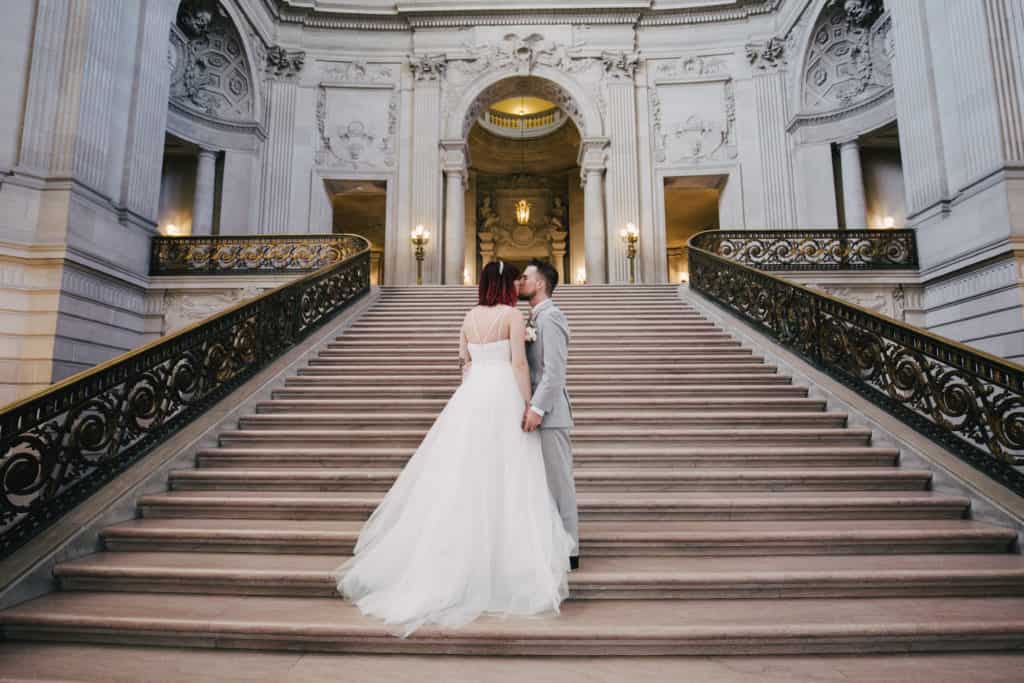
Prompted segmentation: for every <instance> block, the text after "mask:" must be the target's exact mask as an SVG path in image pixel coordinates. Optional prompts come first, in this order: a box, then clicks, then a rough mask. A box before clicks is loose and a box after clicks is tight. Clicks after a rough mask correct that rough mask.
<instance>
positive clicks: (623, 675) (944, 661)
mask: <svg viewBox="0 0 1024 683" xmlns="http://www.w3.org/2000/svg"><path fill="white" fill-rule="evenodd" d="M627 680H628V681H629V682H630V683H655V682H656V681H657V682H660V681H695V682H699V683H714V682H718V681H723V682H724V681H729V682H732V681H735V682H737V683H781V682H783V681H786V682H791V681H814V682H815V683H832V682H834V681H835V682H839V681H842V682H846V683H848V682H850V681H857V682H858V683H861V682H871V683H873V682H881V681H885V682H887V683H888V682H892V683H895V682H901V683H903V682H906V683H915V682H918V681H920V682H921V683H947V682H949V683H952V682H953V681H956V682H957V683H966V682H969V683H997V682H999V683H1010V682H1011V681H1012V682H1014V683H1019V682H1020V681H1022V680H1024V655H1021V654H995V653H994V654H977V655H974V654H972V655H887V656H860V657H822V656H812V657H632V658H630V657H608V658H600V659H590V658H569V657H567V658H520V657H433V656H415V657H412V656H397V655H392V656H343V655H320V654H286V653H261V652H252V651H229V650H179V649H174V648H146V647H127V646H108V645H76V644H52V643H38V644H37V643H0V682H5V683H8V682H9V683H14V682H16V681H25V682H28V681H32V682H33V683H41V682H43V681H47V682H50V683H52V682H54V681H62V682H65V683H70V682H72V681H74V682H76V683H85V682H89V683H93V682H96V683H100V682H102V683H129V682H131V683H143V682H145V683H184V682H186V681H187V682H188V683H207V682H213V681H217V682H218V683H221V682H224V683H232V682H236V681H237V682H241V681H245V682H246V683H270V682H274V683H298V682H301V683H321V682H323V683H326V682H327V681H331V682H332V683H336V682H338V681H346V682H348V681H373V682H374V683H406V682H410V683H411V682H413V681H416V682H417V683H419V682H420V681H438V682H442V681H443V682H444V683H455V682H459V681H473V682H474V683H476V682H483V681H486V682H489V683H490V682H493V683H519V682H520V681H531V682H535V683H565V682H567V681H572V682H576V681H585V682H586V683H618V682H620V681H627Z"/></svg>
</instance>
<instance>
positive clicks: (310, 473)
mask: <svg viewBox="0 0 1024 683" xmlns="http://www.w3.org/2000/svg"><path fill="white" fill-rule="evenodd" d="M574 474H575V480H576V489H577V491H579V492H581V493H589V492H602V491H604V492H615V493H632V492H638V491H650V492H663V491H664V492H683V491H694V492H700V491H722V492H730V491H796V492H808V491H914V490H918V491H921V490H925V489H927V488H928V485H929V483H930V481H931V473H930V472H928V471H927V470H912V469H902V468H897V467H890V468H869V469H856V468H836V469H827V468H820V469H816V470H810V471H803V470H783V469H770V470H757V469H752V468H747V469H742V470H720V469H696V468H694V469H685V470H675V469H659V468H647V469H641V470H637V469H607V468H597V467H592V466H587V465H583V466H577V467H576V468H575V473H574ZM397 477H398V470H397V469H385V468H381V467H370V468H342V469H336V468H329V467H322V466H321V467H315V468H300V467H298V466H293V467H291V468H288V469H283V468H270V469H248V468H231V469H229V468H216V469H209V468H201V469H187V470H175V471H172V472H171V473H170V482H169V483H170V488H171V490H173V491H328V492H347V491H360V492H386V491H387V490H388V489H390V488H391V485H392V484H394V482H395V479H396V478H397Z"/></svg>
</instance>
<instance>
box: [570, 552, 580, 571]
mask: <svg viewBox="0 0 1024 683" xmlns="http://www.w3.org/2000/svg"><path fill="white" fill-rule="evenodd" d="M579 568H580V556H579V555H570V556H569V569H579Z"/></svg>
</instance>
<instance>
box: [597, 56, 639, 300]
mask: <svg viewBox="0 0 1024 683" xmlns="http://www.w3.org/2000/svg"><path fill="white" fill-rule="evenodd" d="M602 59H603V64H604V69H605V82H606V85H607V88H608V130H610V131H612V132H613V134H612V136H611V138H610V145H609V150H608V174H607V178H606V186H607V187H606V193H607V204H606V205H605V210H606V212H607V223H606V225H605V233H606V238H605V239H606V248H607V250H608V281H609V282H618V283H626V282H629V259H628V258H627V256H626V245H625V244H624V243H623V241H622V238H621V236H620V233H621V231H622V229H623V228H625V227H626V225H627V224H628V223H632V224H634V225H640V224H641V221H640V178H639V172H638V170H637V165H638V161H637V125H636V120H637V112H636V88H635V85H634V76H635V74H636V69H637V65H638V64H639V57H638V56H637V55H636V53H630V52H616V53H613V52H606V53H604V55H603V57H602ZM644 232H645V233H647V234H645V235H644V236H645V237H650V234H649V231H647V230H645V231H644ZM653 246H654V245H653V244H647V240H643V241H641V242H640V244H639V245H638V251H639V252H640V253H641V256H640V257H638V258H637V262H636V265H637V282H642V281H643V275H644V274H643V272H642V266H643V264H644V261H643V257H642V254H643V252H644V250H647V249H650V248H652V247H653ZM588 279H589V278H588Z"/></svg>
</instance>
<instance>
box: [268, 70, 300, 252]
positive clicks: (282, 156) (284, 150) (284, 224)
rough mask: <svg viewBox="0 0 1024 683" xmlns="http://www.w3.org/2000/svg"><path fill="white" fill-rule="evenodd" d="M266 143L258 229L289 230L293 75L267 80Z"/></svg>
mask: <svg viewBox="0 0 1024 683" xmlns="http://www.w3.org/2000/svg"><path fill="white" fill-rule="evenodd" d="M266 86H267V107H268V109H269V111H268V117H267V145H266V148H265V150H264V156H263V190H262V193H261V195H262V205H261V207H260V232H265V233H283V232H288V231H289V229H290V226H289V225H288V220H289V219H288V216H289V214H290V209H291V196H292V160H293V156H294V150H295V102H296V100H297V99H298V85H297V84H296V83H295V80H294V79H292V78H275V79H270V80H268V81H267V84H266Z"/></svg>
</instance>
